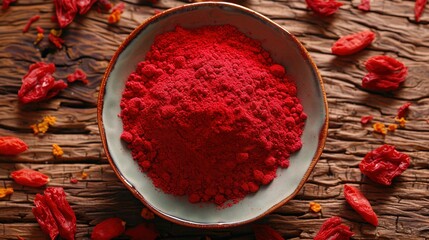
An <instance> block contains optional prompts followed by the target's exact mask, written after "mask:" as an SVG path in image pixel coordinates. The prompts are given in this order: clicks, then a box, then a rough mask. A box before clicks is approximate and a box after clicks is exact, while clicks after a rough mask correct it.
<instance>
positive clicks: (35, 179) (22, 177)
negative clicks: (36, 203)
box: [10, 168, 49, 187]
mask: <svg viewBox="0 0 429 240" xmlns="http://www.w3.org/2000/svg"><path fill="white" fill-rule="evenodd" d="M10 176H11V177H12V179H13V180H14V181H15V182H16V183H18V184H21V185H23V186H27V187H42V186H45V185H46V184H47V183H48V182H49V177H48V176H47V175H45V174H43V173H41V172H38V171H36V170H32V169H28V168H24V169H20V170H17V171H13V172H12V173H11V174H10Z"/></svg>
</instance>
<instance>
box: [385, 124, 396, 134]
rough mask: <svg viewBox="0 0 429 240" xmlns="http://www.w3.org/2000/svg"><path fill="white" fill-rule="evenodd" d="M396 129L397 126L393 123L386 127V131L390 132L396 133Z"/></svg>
mask: <svg viewBox="0 0 429 240" xmlns="http://www.w3.org/2000/svg"><path fill="white" fill-rule="evenodd" d="M397 128H398V125H397V124H394V123H391V124H389V126H387V130H389V131H391V132H394V131H396V129H397Z"/></svg>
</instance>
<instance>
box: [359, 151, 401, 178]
mask: <svg viewBox="0 0 429 240" xmlns="http://www.w3.org/2000/svg"><path fill="white" fill-rule="evenodd" d="M409 165H410V157H409V156H408V155H406V154H404V153H400V152H398V151H396V150H395V147H394V146H391V145H387V144H384V145H382V146H381V147H379V148H376V149H374V150H373V151H371V152H369V153H367V154H366V155H365V157H364V158H363V159H362V161H361V162H360V164H359V168H360V170H361V172H362V173H363V174H365V175H366V176H367V177H369V178H370V179H371V180H373V181H374V182H377V183H380V184H383V185H391V184H392V179H393V178H395V177H397V176H399V175H401V174H402V172H404V171H405V170H406V169H407V168H408V166H409Z"/></svg>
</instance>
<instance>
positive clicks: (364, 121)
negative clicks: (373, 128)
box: [360, 115, 374, 124]
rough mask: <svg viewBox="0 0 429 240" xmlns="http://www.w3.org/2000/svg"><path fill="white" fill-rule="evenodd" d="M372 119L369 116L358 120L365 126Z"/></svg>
mask: <svg viewBox="0 0 429 240" xmlns="http://www.w3.org/2000/svg"><path fill="white" fill-rule="evenodd" d="M373 118H374V117H373V116H371V115H369V116H362V117H361V119H360V123H361V124H367V123H369V122H371V121H372V119H373Z"/></svg>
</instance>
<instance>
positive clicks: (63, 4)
mask: <svg viewBox="0 0 429 240" xmlns="http://www.w3.org/2000/svg"><path fill="white" fill-rule="evenodd" d="M54 4H55V12H56V14H57V21H58V24H59V25H60V27H61V28H65V27H67V25H69V24H70V23H71V22H72V21H73V19H74V18H75V16H76V14H77V11H78V9H77V8H78V7H77V4H76V0H54Z"/></svg>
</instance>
